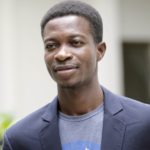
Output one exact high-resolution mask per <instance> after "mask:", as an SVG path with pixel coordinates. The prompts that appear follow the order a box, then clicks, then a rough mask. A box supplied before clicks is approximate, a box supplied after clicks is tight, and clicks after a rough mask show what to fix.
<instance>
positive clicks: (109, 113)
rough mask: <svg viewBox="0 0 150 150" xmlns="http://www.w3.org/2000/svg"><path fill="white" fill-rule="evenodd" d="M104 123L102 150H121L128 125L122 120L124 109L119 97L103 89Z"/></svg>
mask: <svg viewBox="0 0 150 150" xmlns="http://www.w3.org/2000/svg"><path fill="white" fill-rule="evenodd" d="M103 91H104V122H103V133H102V146H101V150H110V149H111V150H121V149H122V144H123V137H124V133H125V128H126V124H125V122H124V121H123V120H122V117H120V116H122V112H123V108H122V105H121V103H120V100H119V98H118V97H117V96H115V95H114V94H112V93H111V92H109V91H108V90H106V89H105V88H103Z"/></svg>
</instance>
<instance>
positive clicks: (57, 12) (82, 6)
mask: <svg viewBox="0 0 150 150" xmlns="http://www.w3.org/2000/svg"><path fill="white" fill-rule="evenodd" d="M68 15H77V16H82V17H84V18H85V19H87V20H88V21H89V23H90V27H91V32H92V35H93V38H94V41H95V43H99V42H101V41H102V38H103V23H102V19H101V16H100V14H99V13H98V12H97V10H96V9H94V8H93V7H91V6H90V5H88V4H86V3H83V2H80V1H75V0H73V1H72V0H68V1H63V2H61V3H58V4H56V5H54V6H53V7H52V8H51V9H49V10H48V12H47V13H46V14H45V16H44V17H43V19H42V21H41V32H42V35H43V31H44V28H45V25H46V24H47V23H48V21H50V20H52V19H54V18H58V17H63V16H68Z"/></svg>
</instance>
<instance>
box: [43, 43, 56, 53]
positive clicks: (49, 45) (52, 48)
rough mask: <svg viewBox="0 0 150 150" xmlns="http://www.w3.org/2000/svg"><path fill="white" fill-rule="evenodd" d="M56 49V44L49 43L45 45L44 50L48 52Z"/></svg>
mask: <svg viewBox="0 0 150 150" xmlns="http://www.w3.org/2000/svg"><path fill="white" fill-rule="evenodd" d="M57 47H58V44H57V43H55V42H50V43H47V44H46V45H45V49H46V50H48V51H53V50H55V49H56V48H57Z"/></svg>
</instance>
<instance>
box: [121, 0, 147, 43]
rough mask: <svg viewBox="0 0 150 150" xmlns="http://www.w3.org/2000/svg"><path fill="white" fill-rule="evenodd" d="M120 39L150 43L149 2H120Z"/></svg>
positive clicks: (129, 0)
mask: <svg viewBox="0 0 150 150" xmlns="http://www.w3.org/2000/svg"><path fill="white" fill-rule="evenodd" d="M120 19H121V26H122V38H123V40H125V41H141V42H142V41H144V42H145V41H148V42H149V41H150V1H149V0H125V1H124V0H123V1H121V18H120Z"/></svg>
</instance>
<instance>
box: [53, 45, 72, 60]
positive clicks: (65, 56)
mask: <svg viewBox="0 0 150 150" xmlns="http://www.w3.org/2000/svg"><path fill="white" fill-rule="evenodd" d="M54 57H55V60H57V61H66V60H69V59H71V58H72V54H71V52H70V51H69V48H68V47H67V46H62V47H60V49H59V50H58V52H57V53H56V54H55V56H54Z"/></svg>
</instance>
